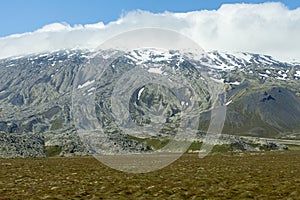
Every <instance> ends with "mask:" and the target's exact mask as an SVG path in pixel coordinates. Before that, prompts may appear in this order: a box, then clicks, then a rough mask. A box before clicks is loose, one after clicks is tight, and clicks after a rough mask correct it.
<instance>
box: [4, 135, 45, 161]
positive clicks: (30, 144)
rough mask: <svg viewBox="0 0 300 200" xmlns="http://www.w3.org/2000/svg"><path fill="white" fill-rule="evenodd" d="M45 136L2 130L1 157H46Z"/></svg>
mask: <svg viewBox="0 0 300 200" xmlns="http://www.w3.org/2000/svg"><path fill="white" fill-rule="evenodd" d="M44 146H45V144H44V138H43V137H41V136H39V135H37V134H21V135H20V134H14V133H5V132H0V147H1V150H0V158H15V157H21V158H26V157H34V158H36V157H45V153H44Z"/></svg>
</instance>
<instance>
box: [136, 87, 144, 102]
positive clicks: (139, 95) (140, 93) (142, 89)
mask: <svg viewBox="0 0 300 200" xmlns="http://www.w3.org/2000/svg"><path fill="white" fill-rule="evenodd" d="M144 89H145V88H141V89H140V91H139V93H138V97H137V99H138V100H140V97H141V95H142V93H143V91H144Z"/></svg>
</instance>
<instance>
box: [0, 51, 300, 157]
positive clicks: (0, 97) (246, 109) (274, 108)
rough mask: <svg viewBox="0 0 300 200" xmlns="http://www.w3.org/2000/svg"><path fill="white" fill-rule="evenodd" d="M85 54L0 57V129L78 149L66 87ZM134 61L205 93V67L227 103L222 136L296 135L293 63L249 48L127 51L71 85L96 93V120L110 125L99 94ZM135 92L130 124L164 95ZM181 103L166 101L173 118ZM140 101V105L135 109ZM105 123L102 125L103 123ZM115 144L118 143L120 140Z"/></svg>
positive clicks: (129, 143) (298, 116)
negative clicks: (195, 52)
mask: <svg viewBox="0 0 300 200" xmlns="http://www.w3.org/2000/svg"><path fill="white" fill-rule="evenodd" d="M92 55H94V52H89V51H87V50H79V49H78V50H61V51H55V52H50V53H43V54H37V55H28V56H22V57H14V58H9V59H2V60H0V74H1V75H2V76H1V77H0V116H1V117H0V131H2V132H5V133H26V134H27V133H28V134H29V133H35V135H36V137H37V135H39V137H41V138H42V139H41V138H39V139H41V140H43V141H44V142H45V145H46V146H59V147H61V148H62V152H64V153H72V152H79V151H80V150H81V149H82V145H79V144H80V141H79V139H78V136H77V135H76V132H75V127H74V123H73V118H72V91H73V89H74V87H75V86H74V81H75V80H76V76H77V75H78V74H77V73H78V71H79V70H80V69H81V67H82V66H83V65H84V64H85V63H86V62H88V60H89V58H90V57H91V56H92ZM104 57H107V55H105V56H102V58H104ZM137 65H140V66H144V67H145V68H146V69H147V70H148V72H150V73H155V74H159V75H162V76H168V75H170V74H172V73H174V74H176V73H181V74H182V75H183V76H184V77H186V79H188V80H189V79H190V80H191V82H193V83H194V84H195V88H198V89H199V91H200V90H201V92H202V93H205V95H207V94H208V95H209V93H208V92H207V91H208V88H207V85H206V84H205V82H204V81H203V80H202V78H203V77H202V74H203V73H204V72H205V73H206V74H208V75H209V76H210V79H211V80H212V81H215V82H217V83H222V84H224V88H225V90H226V95H227V100H226V105H228V112H227V118H226V122H225V127H224V133H226V134H234V135H251V136H261V137H272V138H274V137H282V138H299V135H297V133H299V130H300V127H299V124H300V97H299V96H300V89H299V88H300V80H299V79H300V65H299V64H298V63H287V62H281V61H278V60H276V59H274V58H272V57H271V56H267V55H258V54H252V53H222V52H218V51H213V52H208V53H207V54H205V55H204V56H203V57H202V58H201V59H194V58H193V57H191V56H186V55H182V54H181V53H180V52H178V51H156V50H153V49H152V50H151V49H150V50H147V49H144V50H134V51H132V52H129V53H125V54H124V55H123V56H121V57H120V58H118V59H117V60H115V61H114V62H112V64H111V65H110V66H109V68H108V69H107V73H106V75H105V77H102V78H103V79H101V80H88V81H86V82H82V83H78V86H76V87H75V89H86V92H87V95H89V94H90V95H92V94H95V97H96V102H97V103H96V107H97V106H98V107H97V108H98V109H99V110H100V111H99V110H98V111H99V113H98V114H101V115H99V116H100V117H99V119H100V121H101V119H102V121H103V122H105V123H110V122H109V120H108V119H110V116H107V115H106V114H107V113H104V114H103V113H101V112H102V111H103V110H104V111H109V108H110V105H109V103H108V101H107V99H106V98H108V96H106V95H109V94H110V91H111V89H112V87H113V84H115V83H116V82H117V80H118V79H119V78H120V76H121V75H122V73H125V72H126V71H128V70H130V69H132V68H133V67H135V66H137ZM149 66H150V67H149ZM147 67H148V68H147ZM99 81H100V82H99ZM105 81H107V82H105ZM94 83H97V84H98V86H99V84H100V85H101V84H103V87H102V88H101V87H98V88H92V87H93V84H94ZM158 93H160V94H158ZM202 93H201V94H202ZM134 94H135V99H133V100H132V103H133V105H132V107H131V108H132V109H133V110H132V114H134V116H135V120H136V123H141V124H143V123H144V124H145V123H148V121H149V119H148V118H147V116H144V112H145V110H146V107H145V106H149V105H150V106H151V105H154V104H161V105H164V102H165V101H166V100H167V98H168V93H167V90H165V89H159V90H158V89H155V87H154V86H151V87H150V86H149V87H148V88H147V87H143V90H142V91H141V90H138V91H135V93H134ZM154 94H156V95H159V98H158V99H159V100H156V98H154V97H153V95H154ZM199 94H200V92H199ZM154 96H155V95H154ZM203 97H204V96H203ZM171 99H172V98H171ZM172 101H174V100H172ZM182 102H184V105H185V104H188V100H184V101H182V100H181V101H179V102H176V101H174V102H172V106H173V107H172V106H171V107H170V113H171V114H173V115H172V116H176V114H177V113H178V111H176V110H177V107H179V106H180V105H181V104H182ZM143 103H144V104H143ZM202 103H203V104H202V105H203V106H205V105H209V104H210V99H209V98H207V99H205V98H203V102H202ZM141 105H143V106H144V107H139V106H141ZM102 114H103V115H102ZM209 115H210V114H209V112H205V113H203V114H202V115H201V116H202V118H201V123H200V126H199V129H200V130H201V131H205V129H206V128H207V123H208V121H209ZM172 120H173V121H172ZM174 120H175V121H174ZM169 121H170V122H174V123H175V122H176V119H175V118H174V119H173V118H172V117H171V118H169ZM105 123H104V124H103V125H105V126H108V124H105ZM165 130H170V127H165ZM108 131H110V130H108ZM37 133H38V134H37ZM119 136H120V137H119V140H117V141H115V140H111V141H110V142H112V143H117V146H118V141H119V142H120V141H122V142H121V143H122V144H126V145H125V146H126V147H128V148H129V149H130V148H135V147H136V148H138V149H140V150H141V149H144V150H145V149H147V147H146V146H144V145H143V144H140V143H138V142H136V141H133V140H131V139H128V138H126V137H124V136H121V135H119ZM124 141H126V142H125V143H124ZM2 142H3V141H2ZM106 142H109V141H106ZM116 148H119V149H121V148H125V147H124V145H123V146H122V145H121V146H120V145H119V146H118V147H116ZM125 149H126V148H125ZM41 154H42V153H41Z"/></svg>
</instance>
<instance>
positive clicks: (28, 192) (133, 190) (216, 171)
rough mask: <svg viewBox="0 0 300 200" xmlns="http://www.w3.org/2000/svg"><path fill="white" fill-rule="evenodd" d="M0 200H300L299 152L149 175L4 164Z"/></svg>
mask: <svg viewBox="0 0 300 200" xmlns="http://www.w3.org/2000/svg"><path fill="white" fill-rule="evenodd" d="M0 199H1V200H3V199H300V151H284V152H263V153H216V154H211V155H209V156H207V157H205V158H202V159H199V158H198V155H197V154H185V155H183V156H182V157H181V158H180V159H178V160H177V161H175V162H174V163H172V164H171V165H169V166H167V167H165V168H163V169H161V170H157V171H154V172H150V173H144V174H129V173H124V172H120V171H117V170H114V169H111V168H109V167H107V166H105V165H103V164H102V163H101V162H99V161H98V160H97V159H95V158H94V157H52V158H38V159H37V158H30V159H1V160H0Z"/></svg>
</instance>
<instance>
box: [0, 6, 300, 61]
mask: <svg viewBox="0 0 300 200" xmlns="http://www.w3.org/2000/svg"><path fill="white" fill-rule="evenodd" d="M0 25H1V28H0V58H6V57H11V56H18V55H25V54H34V53H40V52H47V51H54V50H59V49H64V48H65V49H66V48H88V49H95V48H97V47H98V46H99V45H100V44H101V43H103V42H105V41H106V40H107V39H109V38H111V37H112V36H114V35H117V34H120V33H122V32H124V31H129V30H134V29H137V28H145V27H157V28H166V29H169V30H174V31H176V32H179V33H181V34H183V35H185V36H187V37H189V38H190V39H192V40H194V41H195V42H197V43H198V44H199V45H200V46H201V47H203V48H204V50H207V51H210V50H219V51H226V52H240V51H243V52H252V53H261V54H267V55H271V56H273V57H275V58H278V59H280V60H283V61H295V60H296V61H300V54H299V46H300V37H299V35H300V1H299V0H294V1H292V0H285V1H284V0H282V1H280V2H267V1H260V0H244V1H237V0H227V1H225V0H0Z"/></svg>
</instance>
